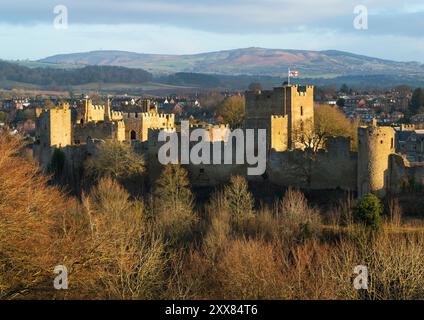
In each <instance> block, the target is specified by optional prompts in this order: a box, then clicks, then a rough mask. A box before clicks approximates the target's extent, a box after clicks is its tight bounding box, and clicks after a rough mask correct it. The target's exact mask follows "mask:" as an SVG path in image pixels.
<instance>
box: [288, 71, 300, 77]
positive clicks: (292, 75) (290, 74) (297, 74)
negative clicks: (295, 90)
mask: <svg viewBox="0 0 424 320" xmlns="http://www.w3.org/2000/svg"><path fill="white" fill-rule="evenodd" d="M298 76H300V72H299V71H291V70H290V71H289V77H298Z"/></svg>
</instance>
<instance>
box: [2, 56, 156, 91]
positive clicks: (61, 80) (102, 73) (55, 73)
mask: <svg viewBox="0 0 424 320" xmlns="http://www.w3.org/2000/svg"><path fill="white" fill-rule="evenodd" d="M151 80H152V75H151V74H150V73H148V72H146V71H144V70H141V69H129V68H124V67H117V66H85V67H82V68H78V69H59V68H28V67H26V66H22V65H20V64H16V63H9V62H5V61H0V81H13V82H18V83H27V84H33V85H34V84H35V85H42V86H52V85H64V86H67V85H81V84H87V83H92V82H102V83H144V82H149V81H151Z"/></svg>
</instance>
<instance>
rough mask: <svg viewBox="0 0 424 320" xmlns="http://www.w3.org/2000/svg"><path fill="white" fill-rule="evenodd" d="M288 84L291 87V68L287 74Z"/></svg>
mask: <svg viewBox="0 0 424 320" xmlns="http://www.w3.org/2000/svg"><path fill="white" fill-rule="evenodd" d="M287 84H288V85H289V86H290V68H289V72H288V74H287Z"/></svg>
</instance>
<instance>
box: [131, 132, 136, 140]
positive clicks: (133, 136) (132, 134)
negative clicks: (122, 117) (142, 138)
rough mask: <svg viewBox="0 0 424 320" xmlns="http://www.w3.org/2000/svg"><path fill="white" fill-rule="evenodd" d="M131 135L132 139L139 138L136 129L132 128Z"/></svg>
mask: <svg viewBox="0 0 424 320" xmlns="http://www.w3.org/2000/svg"><path fill="white" fill-rule="evenodd" d="M130 136H131V140H136V139H137V133H136V132H135V131H134V130H131V133H130Z"/></svg>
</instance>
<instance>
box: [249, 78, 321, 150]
mask: <svg viewBox="0 0 424 320" xmlns="http://www.w3.org/2000/svg"><path fill="white" fill-rule="evenodd" d="M313 126H314V87H313V86H301V85H285V86H283V87H279V88H274V89H273V90H272V91H270V90H265V91H258V90H257V91H248V92H246V120H245V128H246V129H266V130H267V149H268V150H270V149H274V150H276V151H280V152H281V151H286V150H287V149H296V148H299V147H300V146H299V145H297V144H296V141H295V137H294V136H295V134H297V133H298V132H305V131H306V130H312V129H313Z"/></svg>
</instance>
